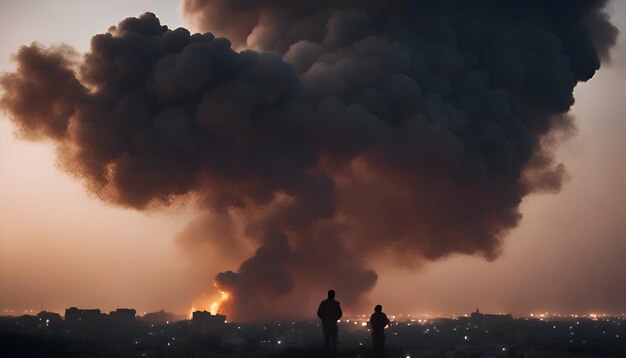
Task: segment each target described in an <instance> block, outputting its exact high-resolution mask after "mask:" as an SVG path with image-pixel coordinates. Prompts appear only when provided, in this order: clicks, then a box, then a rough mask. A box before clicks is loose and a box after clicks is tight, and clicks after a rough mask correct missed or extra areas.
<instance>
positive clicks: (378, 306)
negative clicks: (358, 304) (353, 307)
mask: <svg viewBox="0 0 626 358" xmlns="http://www.w3.org/2000/svg"><path fill="white" fill-rule="evenodd" d="M382 311H383V306H381V305H376V307H374V312H382Z"/></svg>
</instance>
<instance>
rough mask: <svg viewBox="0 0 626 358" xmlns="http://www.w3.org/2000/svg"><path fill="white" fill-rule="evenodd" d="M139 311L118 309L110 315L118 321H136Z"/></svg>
mask: <svg viewBox="0 0 626 358" xmlns="http://www.w3.org/2000/svg"><path fill="white" fill-rule="evenodd" d="M136 315H137V310H135V309H132V308H118V309H116V310H115V311H112V312H111V313H109V318H111V319H113V320H117V321H134V320H135V316H136Z"/></svg>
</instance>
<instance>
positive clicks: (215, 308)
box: [188, 290, 230, 319]
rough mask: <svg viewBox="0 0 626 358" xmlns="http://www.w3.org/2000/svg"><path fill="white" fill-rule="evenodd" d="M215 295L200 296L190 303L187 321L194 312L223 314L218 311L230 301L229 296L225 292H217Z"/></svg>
mask: <svg viewBox="0 0 626 358" xmlns="http://www.w3.org/2000/svg"><path fill="white" fill-rule="evenodd" d="M217 292H218V293H217V294H213V295H208V294H206V293H205V294H202V295H201V296H200V297H197V298H196V299H194V301H193V302H192V306H191V309H190V310H189V316H188V317H189V319H191V318H192V317H193V313H194V312H195V311H209V312H211V314H217V313H224V312H222V311H221V310H220V306H221V305H222V304H223V303H224V302H226V301H228V300H229V299H230V294H229V293H228V292H226V291H222V290H218V291H217Z"/></svg>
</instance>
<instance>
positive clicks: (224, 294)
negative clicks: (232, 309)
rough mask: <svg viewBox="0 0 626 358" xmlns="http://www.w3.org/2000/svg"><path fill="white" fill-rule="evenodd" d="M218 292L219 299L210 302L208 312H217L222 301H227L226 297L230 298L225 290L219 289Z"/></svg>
mask: <svg viewBox="0 0 626 358" xmlns="http://www.w3.org/2000/svg"><path fill="white" fill-rule="evenodd" d="M219 293H220V297H219V299H218V300H217V301H214V302H213V303H212V304H211V309H210V310H209V312H211V313H212V314H217V313H218V312H219V310H220V306H221V305H222V303H224V302H226V301H228V299H229V298H230V294H229V293H228V292H226V291H219Z"/></svg>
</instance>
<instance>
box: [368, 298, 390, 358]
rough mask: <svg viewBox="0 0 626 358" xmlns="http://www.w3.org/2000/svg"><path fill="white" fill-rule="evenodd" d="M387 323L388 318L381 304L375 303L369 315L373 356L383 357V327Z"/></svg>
mask: <svg viewBox="0 0 626 358" xmlns="http://www.w3.org/2000/svg"><path fill="white" fill-rule="evenodd" d="M388 324H389V318H387V315H386V314H384V313H383V306H381V305H376V307H374V313H372V316H371V317H370V326H372V348H374V357H377V358H385V327H386V326H387V325H388Z"/></svg>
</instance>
